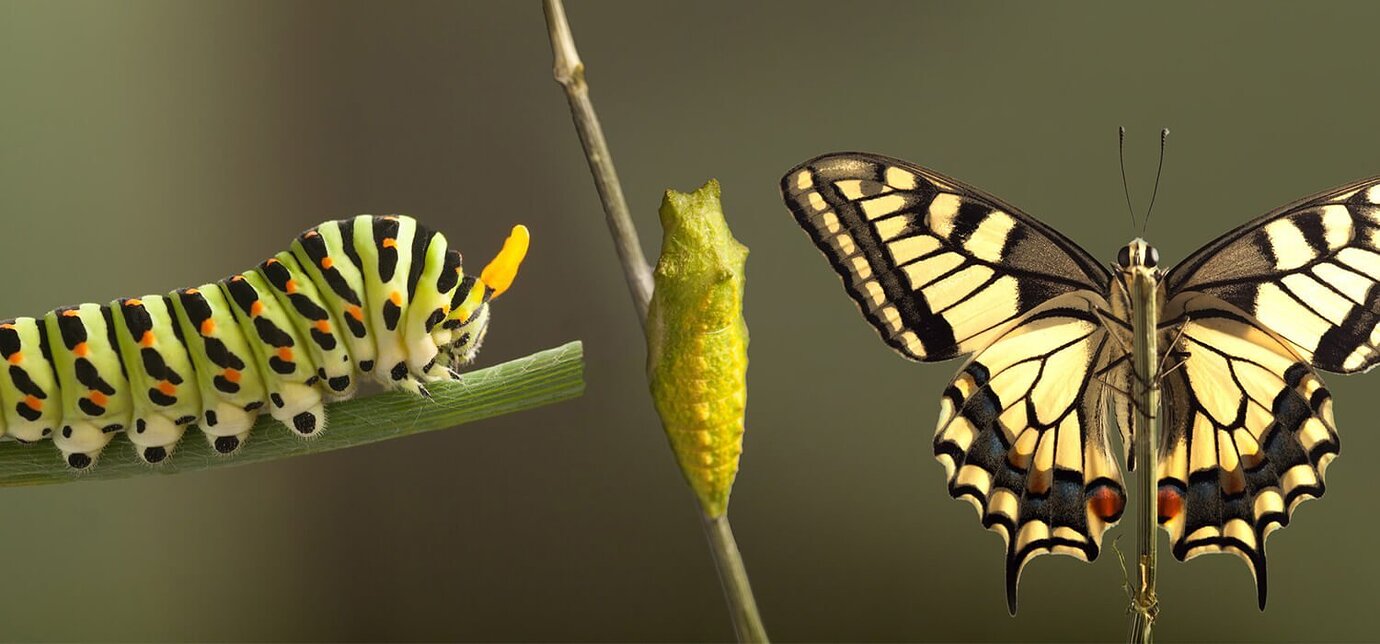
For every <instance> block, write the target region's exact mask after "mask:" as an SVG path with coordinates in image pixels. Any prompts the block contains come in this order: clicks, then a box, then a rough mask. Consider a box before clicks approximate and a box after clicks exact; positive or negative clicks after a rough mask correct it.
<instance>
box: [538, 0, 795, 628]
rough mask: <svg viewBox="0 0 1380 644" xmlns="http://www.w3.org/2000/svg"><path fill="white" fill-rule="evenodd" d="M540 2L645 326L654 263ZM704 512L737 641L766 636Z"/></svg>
mask: <svg viewBox="0 0 1380 644" xmlns="http://www.w3.org/2000/svg"><path fill="white" fill-rule="evenodd" d="M542 8H543V10H544V11H545V13H546V27H547V32H548V33H549V35H550V37H551V52H552V55H553V56H554V58H555V65H554V69H553V73H554V75H555V77H556V82H558V83H560V84H561V87H563V88H564V89H565V95H566V99H567V100H569V102H570V115H571V117H572V118H573V119H574V121H575V130H576V131H577V132H579V135H580V143H581V144H582V145H583V146H584V150H585V158H586V159H587V160H588V161H589V171H590V173H591V174H592V175H594V187H595V188H596V189H597V190H598V191H599V200H600V202H602V203H603V205H604V216H605V219H606V220H607V222H608V226H609V234H610V235H612V236H613V242H614V247H615V248H616V249H617V251H618V259H619V261H620V262H621V263H622V264H623V275H624V277H625V278H626V279H627V281H628V293H629V295H631V296H632V300H633V308H634V309H636V311H637V317H638V319H639V320H640V321H641V322H642V324H643V325H644V326H645V324H646V322H647V309H648V307H649V306H650V304H651V300H652V285H653V281H652V269H651V266H650V265H648V264H647V258H646V256H645V255H643V253H642V243H641V241H639V239H638V237H637V228H636V227H634V226H633V223H632V216H631V215H630V214H629V212H628V203H627V201H626V200H625V199H624V198H623V187H622V184H620V183H619V182H618V173H617V172H616V171H615V170H614V166H613V156H612V155H611V154H610V153H609V147H608V142H607V141H606V140H605V139H604V130H603V128H601V127H600V126H599V118H598V116H597V115H595V113H594V103H593V102H591V101H590V99H589V84H588V83H586V82H585V65H584V63H583V62H581V61H580V53H579V52H578V51H576V49H575V37H574V35H572V34H571V31H570V23H569V22H568V21H567V20H566V17H565V6H564V5H563V4H562V3H561V0H543V1H542ZM701 516H702V517H703V520H704V522H705V533H706V535H707V537H708V539H709V545H710V550H711V552H712V553H713V555H714V562H715V565H716V567H717V569H718V571H719V582H720V584H721V585H722V586H723V591H724V599H725V601H727V602H728V605H729V613H730V615H731V616H732V618H733V625H734V630H735V632H736V633H737V635H738V641H740V642H766V641H767V633H766V629H765V628H763V626H762V617H761V615H760V614H758V612H757V600H756V599H755V598H754V597H753V595H752V586H751V585H750V584H749V583H748V576H747V569H746V568H745V567H744V566H743V558H742V555H741V554H739V552H738V544H737V541H736V540H735V539H734V538H733V529H732V527H731V526H730V525H729V522H728V516H727V515H726V514H725V515H720V516H718V517H709V516H707V515H704V513H703V512H702V513H701Z"/></svg>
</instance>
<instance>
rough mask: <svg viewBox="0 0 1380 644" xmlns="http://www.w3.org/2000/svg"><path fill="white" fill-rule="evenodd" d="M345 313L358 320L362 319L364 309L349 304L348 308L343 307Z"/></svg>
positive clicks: (361, 320)
mask: <svg viewBox="0 0 1380 644" xmlns="http://www.w3.org/2000/svg"><path fill="white" fill-rule="evenodd" d="M345 313H347V314H349V316H350V317H352V318H354V319H356V320H359V321H360V322H363V321H364V311H362V310H360V308H359V307H358V306H353V305H352V306H350V308H348V309H345Z"/></svg>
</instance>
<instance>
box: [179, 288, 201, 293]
mask: <svg viewBox="0 0 1380 644" xmlns="http://www.w3.org/2000/svg"><path fill="white" fill-rule="evenodd" d="M182 292H183V293H186V294H187V295H199V294H201V291H200V290H198V289H194V288H189V289H187V290H185V291H182Z"/></svg>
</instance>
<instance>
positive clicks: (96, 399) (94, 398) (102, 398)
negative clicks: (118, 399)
mask: <svg viewBox="0 0 1380 644" xmlns="http://www.w3.org/2000/svg"><path fill="white" fill-rule="evenodd" d="M87 398H90V399H91V402H93V403H96V404H97V405H100V406H102V407H104V406H105V404H106V403H108V402H110V398H108V397H106V395H105V394H103V393H101V392H99V391H93V392H91V395H90V396H87Z"/></svg>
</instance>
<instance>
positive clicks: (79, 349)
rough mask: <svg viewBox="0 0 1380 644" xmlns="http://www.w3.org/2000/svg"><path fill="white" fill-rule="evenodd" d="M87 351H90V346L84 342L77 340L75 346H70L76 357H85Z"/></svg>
mask: <svg viewBox="0 0 1380 644" xmlns="http://www.w3.org/2000/svg"><path fill="white" fill-rule="evenodd" d="M88 353H91V348H90V347H88V346H86V343H85V342H78V343H77V346H75V347H72V354H73V355H75V356H77V357H78V358H85V357H86V354H88Z"/></svg>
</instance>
